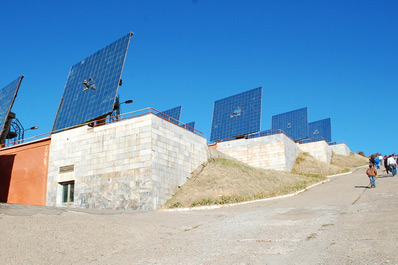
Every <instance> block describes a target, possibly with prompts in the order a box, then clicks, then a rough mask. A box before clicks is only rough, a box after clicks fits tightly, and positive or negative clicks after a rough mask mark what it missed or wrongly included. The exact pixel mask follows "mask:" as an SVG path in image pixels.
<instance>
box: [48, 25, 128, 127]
mask: <svg viewBox="0 0 398 265" xmlns="http://www.w3.org/2000/svg"><path fill="white" fill-rule="evenodd" d="M131 36H132V33H129V34H127V35H125V36H124V37H122V38H120V39H119V40H117V41H115V42H113V43H112V44H110V45H108V46H106V47H105V48H103V49H101V50H99V51H98V52H96V53H94V54H93V55H91V56H89V57H87V58H86V59H84V60H82V61H81V62H79V63H77V64H75V65H74V66H72V67H71V69H70V71H69V75H68V79H67V81H66V85H65V89H64V94H63V96H62V100H61V103H60V106H59V108H58V113H57V116H56V118H55V122H54V126H53V131H56V130H60V129H63V128H67V127H71V126H75V125H78V124H81V123H84V122H87V121H91V120H94V119H96V118H99V117H103V116H106V115H108V114H110V113H112V111H113V109H114V105H115V101H116V95H117V90H118V86H119V82H120V78H121V76H122V71H123V66H124V62H125V59H126V55H127V50H128V46H129V43H130V38H131Z"/></svg>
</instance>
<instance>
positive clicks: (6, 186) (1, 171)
mask: <svg viewBox="0 0 398 265" xmlns="http://www.w3.org/2000/svg"><path fill="white" fill-rule="evenodd" d="M14 159H15V155H2V156H0V202H7V199H8V192H9V190H10V182H11V173H12V167H13V165H14Z"/></svg>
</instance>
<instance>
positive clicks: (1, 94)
mask: <svg viewBox="0 0 398 265" xmlns="http://www.w3.org/2000/svg"><path fill="white" fill-rule="evenodd" d="M23 77H24V76H23V75H21V76H20V77H18V78H17V79H15V80H14V81H12V82H11V83H10V84H8V85H7V86H6V87H4V88H2V89H1V90H0V126H1V131H0V132H1V133H3V130H4V129H5V128H4V126H5V123H6V122H7V118H8V114H9V113H10V111H11V109H12V105H13V104H14V100H15V97H16V96H17V94H18V90H19V87H20V85H21V82H22V79H23Z"/></svg>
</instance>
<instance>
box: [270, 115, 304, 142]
mask: <svg viewBox="0 0 398 265" xmlns="http://www.w3.org/2000/svg"><path fill="white" fill-rule="evenodd" d="M278 129H280V130H282V131H283V132H284V133H286V135H288V136H289V137H290V138H292V139H293V140H294V141H297V140H300V139H306V138H308V114H307V108H302V109H298V110H293V111H289V112H286V113H282V114H278V115H275V116H272V130H278Z"/></svg>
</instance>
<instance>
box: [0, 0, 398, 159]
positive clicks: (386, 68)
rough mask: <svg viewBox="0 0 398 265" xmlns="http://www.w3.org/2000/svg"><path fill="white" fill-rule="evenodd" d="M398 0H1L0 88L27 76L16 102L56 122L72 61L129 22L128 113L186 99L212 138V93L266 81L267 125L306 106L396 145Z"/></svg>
mask: <svg viewBox="0 0 398 265" xmlns="http://www.w3.org/2000/svg"><path fill="white" fill-rule="evenodd" d="M397 18H398V1H395V0H384V1H383V0H381V1H380V0H379V1H376V0H375V1H369V0H361V1H360V0H358V1H353V0H333V1H326V0H325V1H321V0H290V1H289V0H285V1H284V0H272V1H271V0H269V1H267V0H262V1H261V0H251V1H243V0H240V1H235V0H219V1H218V0H158V1H152V0H147V1H143V0H140V1H138V0H132V1H119V0H112V1H101V0H96V1H93V0H90V1H87V0H85V1H81V0H68V1H66V0H65V1H50V0H49V1H42V0H35V1H32V0H20V1H14V0H2V1H1V2H0V25H1V26H0V88H3V87H5V86H6V85H8V84H9V83H10V82H11V81H13V80H14V79H16V78H17V77H18V76H19V75H21V74H23V75H25V79H24V80H23V82H22V86H21V88H20V90H19V94H18V97H17V99H16V102H15V104H14V107H13V112H15V113H16V114H17V117H18V119H19V120H20V121H21V122H22V124H23V125H24V127H25V128H28V127H31V126H34V125H38V126H39V127H40V128H39V129H38V130H36V131H27V132H26V134H25V136H26V137H30V136H33V135H38V134H42V133H47V132H50V131H51V129H52V126H53V123H54V120H55V116H56V113H57V110H58V105H59V103H60V100H61V97H62V94H63V90H64V86H65V82H66V79H67V75H68V72H69V68H70V67H71V66H72V65H74V64H76V63H77V62H79V61H81V60H82V59H84V58H86V57H87V56H89V55H91V54H92V53H94V52H96V51H97V50H99V49H102V48H103V47H104V46H106V45H108V44H110V43H112V42H113V41H115V40H116V39H118V38H120V37H122V36H123V35H125V34H127V33H128V32H130V31H133V32H134V36H133V37H132V42H131V44H130V47H129V52H128V55H127V61H126V64H125V68H124V72H123V86H122V87H120V89H119V94H120V96H121V100H127V99H133V100H134V103H133V104H130V105H122V106H123V109H122V112H130V111H134V110H139V109H143V108H146V107H153V108H155V109H158V110H166V109H170V108H173V107H176V106H179V105H182V106H183V109H182V115H181V121H182V122H184V123H188V122H191V121H196V122H197V123H196V129H198V130H200V131H202V132H204V133H205V135H206V137H207V138H209V137H210V128H211V122H212V111H213V104H214V101H216V100H218V99H222V98H224V97H228V96H231V95H234V94H237V93H241V92H244V91H247V90H250V89H253V88H256V87H259V86H263V106H262V121H261V130H268V129H270V128H271V117H272V116H273V115H276V114H280V113H283V112H287V111H291V110H295V109H299V108H303V107H308V116H309V117H308V118H309V121H310V122H311V121H316V120H320V119H324V118H329V117H330V118H331V122H332V140H333V141H344V142H346V143H347V145H348V146H349V147H350V149H351V151H353V152H358V151H364V152H365V154H367V155H370V154H372V153H375V152H380V153H382V154H390V153H393V152H395V153H398V140H397V132H398V108H397V106H398V105H397V102H398V86H397V85H398V19H397Z"/></svg>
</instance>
